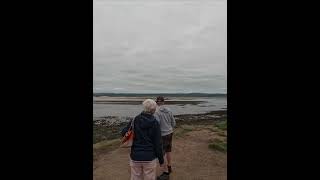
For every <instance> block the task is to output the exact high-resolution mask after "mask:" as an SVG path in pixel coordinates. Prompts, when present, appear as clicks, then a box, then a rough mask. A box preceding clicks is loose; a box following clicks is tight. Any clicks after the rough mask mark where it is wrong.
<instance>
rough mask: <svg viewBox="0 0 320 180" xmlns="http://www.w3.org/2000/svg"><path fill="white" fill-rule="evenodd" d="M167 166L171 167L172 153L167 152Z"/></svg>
mask: <svg viewBox="0 0 320 180" xmlns="http://www.w3.org/2000/svg"><path fill="white" fill-rule="evenodd" d="M166 156H167V166H171V152H166Z"/></svg>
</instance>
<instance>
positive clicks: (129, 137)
mask: <svg viewBox="0 0 320 180" xmlns="http://www.w3.org/2000/svg"><path fill="white" fill-rule="evenodd" d="M133 121H134V120H132V122H131V126H130V128H129V130H128V131H127V132H126V134H125V135H124V136H123V137H122V139H121V144H120V147H121V148H129V147H131V146H132V143H133V138H134V132H133V126H134V122H133Z"/></svg>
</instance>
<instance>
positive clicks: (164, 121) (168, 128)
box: [153, 105, 176, 136]
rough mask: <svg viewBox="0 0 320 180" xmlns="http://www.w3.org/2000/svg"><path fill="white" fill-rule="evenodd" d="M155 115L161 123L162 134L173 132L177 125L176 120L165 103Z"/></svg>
mask: <svg viewBox="0 0 320 180" xmlns="http://www.w3.org/2000/svg"><path fill="white" fill-rule="evenodd" d="M153 115H154V117H155V118H156V120H157V121H158V122H159V124H160V129H161V136H165V135H168V134H171V133H173V128H174V127H175V126H176V120H175V119H174V117H173V114H172V112H171V111H170V110H169V109H168V108H166V107H164V106H163V105H162V106H159V107H158V108H157V110H156V112H155V113H154V114H153Z"/></svg>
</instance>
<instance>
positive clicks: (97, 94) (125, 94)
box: [93, 93, 227, 97]
mask: <svg viewBox="0 0 320 180" xmlns="http://www.w3.org/2000/svg"><path fill="white" fill-rule="evenodd" d="M93 96H95V97H99V96H111V97H121V96H124V97H144V96H164V97H226V96H227V94H219V93H217V94H211V93H148V94H146V93H145V94H144V93H93Z"/></svg>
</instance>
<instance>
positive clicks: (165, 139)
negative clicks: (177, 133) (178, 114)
mask: <svg viewBox="0 0 320 180" xmlns="http://www.w3.org/2000/svg"><path fill="white" fill-rule="evenodd" d="M156 102H157V104H158V107H157V110H156V112H155V113H154V117H155V118H156V120H157V121H158V122H159V125H160V130H161V139H162V146H163V152H164V154H165V159H166V160H167V162H165V164H166V165H165V166H164V169H163V173H162V174H161V175H160V176H159V179H162V178H164V179H165V178H168V175H169V174H170V173H171V171H172V170H171V149H172V135H173V128H174V127H175V126H176V121H175V119H174V117H173V114H172V112H171V111H170V110H169V108H167V107H165V106H164V97H162V96H159V97H157V100H156Z"/></svg>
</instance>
